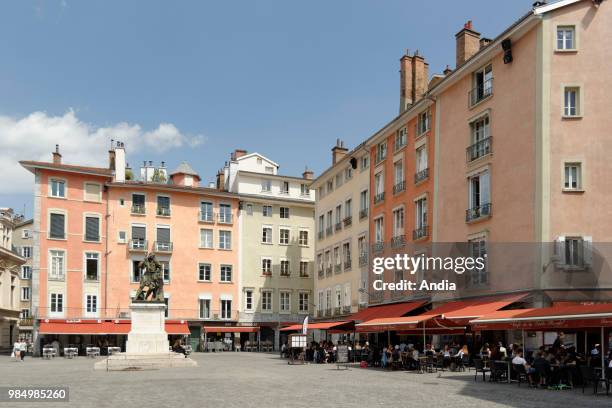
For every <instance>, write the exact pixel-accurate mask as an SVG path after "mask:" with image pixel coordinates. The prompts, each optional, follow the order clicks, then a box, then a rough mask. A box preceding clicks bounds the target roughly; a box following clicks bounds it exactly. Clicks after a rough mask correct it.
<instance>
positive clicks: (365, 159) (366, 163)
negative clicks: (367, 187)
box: [361, 156, 370, 171]
mask: <svg viewBox="0 0 612 408" xmlns="http://www.w3.org/2000/svg"><path fill="white" fill-rule="evenodd" d="M368 167H370V156H362V157H361V171H364V170H365V169H367V168H368Z"/></svg>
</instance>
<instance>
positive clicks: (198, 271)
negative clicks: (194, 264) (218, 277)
mask: <svg viewBox="0 0 612 408" xmlns="http://www.w3.org/2000/svg"><path fill="white" fill-rule="evenodd" d="M203 266H208V279H202V278H201V274H200V268H201V267H203ZM197 273H198V276H197V279H198V282H212V264H211V263H210V262H198V269H197Z"/></svg>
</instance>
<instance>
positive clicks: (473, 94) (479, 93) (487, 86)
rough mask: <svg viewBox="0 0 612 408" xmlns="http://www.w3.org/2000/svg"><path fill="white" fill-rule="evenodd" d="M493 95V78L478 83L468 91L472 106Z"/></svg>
mask: <svg viewBox="0 0 612 408" xmlns="http://www.w3.org/2000/svg"><path fill="white" fill-rule="evenodd" d="M491 95H493V78H490V79H487V80H486V81H484V82H483V83H481V84H478V85H476V87H474V88H473V89H472V90H470V91H469V92H468V102H469V104H470V107H472V106H474V105H476V104H477V103H479V102H481V101H483V100H484V99H486V98H488V97H489V96H491Z"/></svg>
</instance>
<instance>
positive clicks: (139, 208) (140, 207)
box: [132, 204, 146, 215]
mask: <svg viewBox="0 0 612 408" xmlns="http://www.w3.org/2000/svg"><path fill="white" fill-rule="evenodd" d="M145 212H146V208H145V205H144V204H132V214H137V215H143V214H145Z"/></svg>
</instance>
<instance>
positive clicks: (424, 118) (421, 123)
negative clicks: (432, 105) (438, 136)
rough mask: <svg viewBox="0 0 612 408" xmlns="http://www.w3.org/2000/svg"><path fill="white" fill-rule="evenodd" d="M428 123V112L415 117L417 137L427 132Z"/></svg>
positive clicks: (429, 118)
mask: <svg viewBox="0 0 612 408" xmlns="http://www.w3.org/2000/svg"><path fill="white" fill-rule="evenodd" d="M430 122H431V115H430V113H429V110H426V111H425V112H421V113H419V116H418V117H417V130H416V134H417V136H420V135H422V134H423V133H425V132H427V131H428V130H429V127H430Z"/></svg>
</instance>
